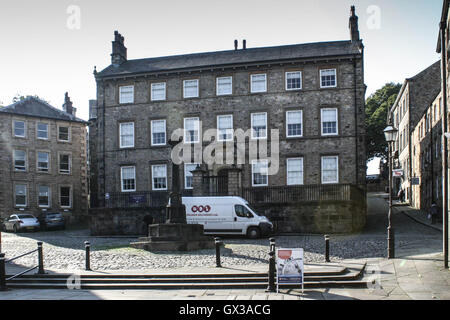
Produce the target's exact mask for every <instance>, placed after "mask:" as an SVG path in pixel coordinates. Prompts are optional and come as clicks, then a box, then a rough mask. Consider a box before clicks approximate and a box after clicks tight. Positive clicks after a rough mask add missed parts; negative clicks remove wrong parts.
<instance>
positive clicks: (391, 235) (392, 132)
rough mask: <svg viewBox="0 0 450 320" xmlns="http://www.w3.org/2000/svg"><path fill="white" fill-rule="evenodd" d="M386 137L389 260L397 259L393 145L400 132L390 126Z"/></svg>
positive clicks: (386, 131)
mask: <svg viewBox="0 0 450 320" xmlns="http://www.w3.org/2000/svg"><path fill="white" fill-rule="evenodd" d="M383 132H384V137H385V138H386V142H387V143H388V147H389V155H388V161H389V214H388V222H389V224H388V228H387V234H388V238H387V241H388V259H393V258H395V242H394V229H393V228H392V225H391V216H392V143H393V142H394V141H395V140H397V133H398V130H397V129H395V128H394V127H393V126H392V125H388V126H387V127H386V129H384V131H383Z"/></svg>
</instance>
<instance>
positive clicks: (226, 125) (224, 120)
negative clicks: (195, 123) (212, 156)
mask: <svg viewBox="0 0 450 320" xmlns="http://www.w3.org/2000/svg"><path fill="white" fill-rule="evenodd" d="M217 140H218V141H230V140H233V116H232V115H231V114H229V115H221V116H217Z"/></svg>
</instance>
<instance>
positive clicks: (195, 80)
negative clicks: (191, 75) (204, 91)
mask: <svg viewBox="0 0 450 320" xmlns="http://www.w3.org/2000/svg"><path fill="white" fill-rule="evenodd" d="M189 82H191V83H194V82H195V83H196V84H197V85H196V93H195V94H193V95H187V94H186V84H187V83H189ZM198 96H199V81H198V79H187V80H183V98H198Z"/></svg>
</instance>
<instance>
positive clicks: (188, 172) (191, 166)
mask: <svg viewBox="0 0 450 320" xmlns="http://www.w3.org/2000/svg"><path fill="white" fill-rule="evenodd" d="M197 166H198V163H185V164H184V188H185V189H192V187H193V185H192V180H193V177H194V175H193V174H192V170H195V169H196V168H197Z"/></svg>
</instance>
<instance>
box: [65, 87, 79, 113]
mask: <svg viewBox="0 0 450 320" xmlns="http://www.w3.org/2000/svg"><path fill="white" fill-rule="evenodd" d="M63 110H64V111H65V112H67V113H68V114H71V115H73V116H75V113H76V110H77V109H76V108H74V107H73V103H72V101H70V98H69V93H68V92H66V94H65V96H64V104H63Z"/></svg>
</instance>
